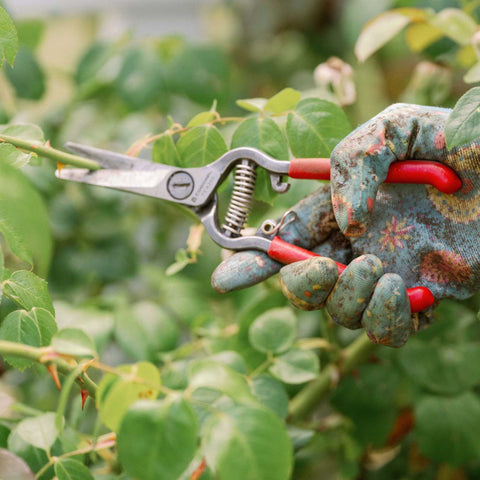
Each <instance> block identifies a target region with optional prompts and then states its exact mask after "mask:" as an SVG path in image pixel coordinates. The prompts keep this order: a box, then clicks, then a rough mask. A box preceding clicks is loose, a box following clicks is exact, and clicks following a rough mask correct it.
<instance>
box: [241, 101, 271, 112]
mask: <svg viewBox="0 0 480 480" xmlns="http://www.w3.org/2000/svg"><path fill="white" fill-rule="evenodd" d="M267 101H268V100H267V99H266V98H245V99H243V100H237V101H236V103H237V105H238V106H239V107H240V108H243V109H244V110H247V112H261V111H262V110H263V108H264V107H265V105H266V104H267Z"/></svg>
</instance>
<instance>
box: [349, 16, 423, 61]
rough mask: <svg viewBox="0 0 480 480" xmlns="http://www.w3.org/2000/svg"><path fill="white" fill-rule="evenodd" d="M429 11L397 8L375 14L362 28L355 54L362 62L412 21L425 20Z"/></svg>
mask: <svg viewBox="0 0 480 480" xmlns="http://www.w3.org/2000/svg"><path fill="white" fill-rule="evenodd" d="M428 15H431V13H430V12H429V11H427V10H422V9H419V8H398V9H395V10H389V11H387V12H384V13H381V14H380V15H377V16H376V17H375V18H374V19H372V20H370V21H369V22H368V23H367V24H366V25H365V27H364V28H363V30H362V33H361V34H360V36H359V37H358V40H357V43H356V45H355V55H356V56H357V58H358V59H359V60H360V61H361V62H363V61H364V60H366V59H367V58H368V57H370V56H371V55H372V54H373V53H375V52H376V51H377V50H378V49H379V48H381V47H382V46H383V45H385V44H386V43H387V42H388V41H389V40H391V39H392V38H393V37H394V36H395V35H397V34H398V33H399V32H401V31H402V30H403V29H404V28H405V27H406V26H407V25H408V24H409V23H411V22H412V21H420V20H425V19H426V18H427V17H428Z"/></svg>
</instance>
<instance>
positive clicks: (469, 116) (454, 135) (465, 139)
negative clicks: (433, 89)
mask: <svg viewBox="0 0 480 480" xmlns="http://www.w3.org/2000/svg"><path fill="white" fill-rule="evenodd" d="M479 137H480V87H475V88H472V89H470V90H469V91H468V92H467V93H465V94H464V95H462V97H460V99H459V100H458V102H457V103H456V104H455V107H454V109H453V110H452V111H451V112H450V115H449V116H448V118H447V122H446V124H445V141H446V143H447V147H448V148H455V147H459V146H460V145H465V144H467V143H470V142H473V141H474V140H477V139H478V138H479Z"/></svg>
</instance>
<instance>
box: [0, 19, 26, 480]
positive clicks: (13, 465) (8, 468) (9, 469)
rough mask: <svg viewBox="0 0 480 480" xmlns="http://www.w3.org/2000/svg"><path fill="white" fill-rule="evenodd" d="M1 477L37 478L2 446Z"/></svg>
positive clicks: (0, 450) (9, 479)
mask: <svg viewBox="0 0 480 480" xmlns="http://www.w3.org/2000/svg"><path fill="white" fill-rule="evenodd" d="M0 28H1V27H0ZM0 478H1V479H2V480H35V475H34V474H33V472H32V471H31V470H30V467H29V466H28V465H27V464H26V463H25V461H24V460H22V459H21V458H20V457H17V456H16V455H15V454H14V453H12V452H9V451H8V450H5V449H4V448H0Z"/></svg>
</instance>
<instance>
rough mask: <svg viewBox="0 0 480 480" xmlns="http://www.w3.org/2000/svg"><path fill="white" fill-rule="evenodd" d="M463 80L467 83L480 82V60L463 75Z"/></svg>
mask: <svg viewBox="0 0 480 480" xmlns="http://www.w3.org/2000/svg"><path fill="white" fill-rule="evenodd" d="M463 81H464V82H465V83H477V82H480V62H477V63H476V64H475V65H473V67H471V68H470V69H469V70H468V71H467V73H466V74H465V75H464V76H463Z"/></svg>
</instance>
